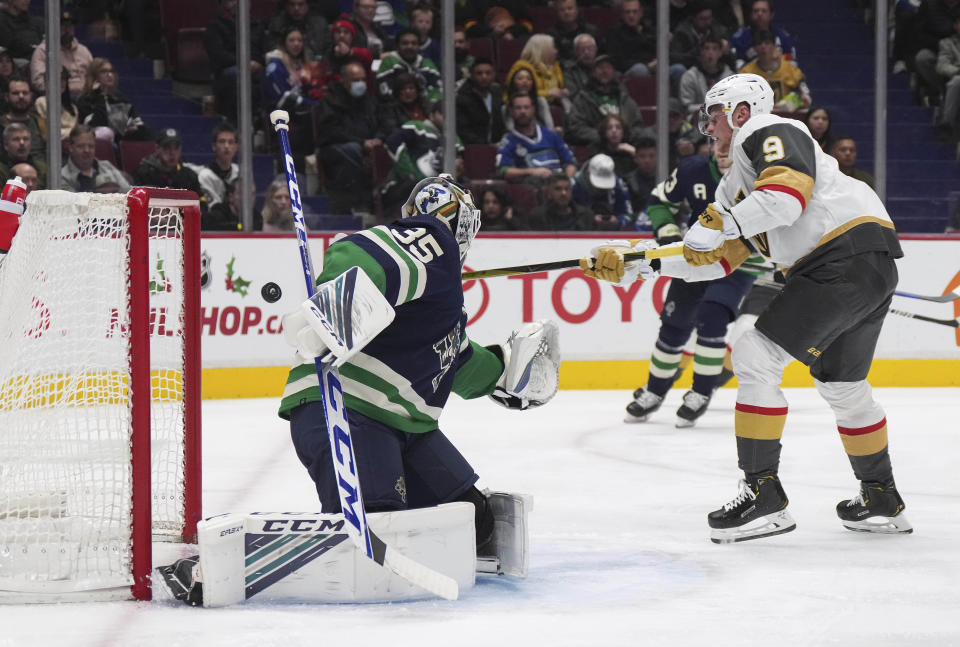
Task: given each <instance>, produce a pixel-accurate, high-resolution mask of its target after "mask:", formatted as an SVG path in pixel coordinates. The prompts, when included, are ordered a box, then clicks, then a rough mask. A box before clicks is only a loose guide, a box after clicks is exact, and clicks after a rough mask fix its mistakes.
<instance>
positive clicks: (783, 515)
mask: <svg viewBox="0 0 960 647" xmlns="http://www.w3.org/2000/svg"><path fill="white" fill-rule="evenodd" d="M788 503H789V500H788V499H787V495H786V494H785V493H784V491H783V487H782V486H781V485H780V479H778V478H777V477H776V476H761V477H755V478H750V479H748V480H741V481H740V492H739V493H738V494H737V496H736V497H734V499H733V500H732V501H730V502H729V503H725V504H724V505H723V507H722V508H720V509H719V510H714V511H713V512H711V513H710V514H709V515H707V523H709V525H710V528H712V530H711V532H710V541H712V542H713V543H715V544H732V543H735V542H739V541H747V540H748V539H759V538H761V537H771V536H773V535H780V534H783V533H785V532H790V531H791V530H793V529H794V528H796V527H797V523H796V522H795V521H794V520H793V517H792V516H790V513H789V512H787V510H786V508H787V504H788Z"/></svg>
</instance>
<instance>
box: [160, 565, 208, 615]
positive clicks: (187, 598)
mask: <svg viewBox="0 0 960 647" xmlns="http://www.w3.org/2000/svg"><path fill="white" fill-rule="evenodd" d="M199 571H200V555H192V556H190V557H184V558H183V559H178V560H177V561H175V562H174V563H173V564H170V565H168V566H159V567H157V572H158V573H159V574H160V576H161V578H162V581H163V583H164V584H165V585H166V587H167V589H168V590H169V591H170V594H171V595H172V596H173V597H174V599H176V600H180V601H181V602H183V603H184V604H188V605H190V606H191V607H199V606H203V585H202V584H201V583H200V582H199V581H198V578H197V576H198V574H199Z"/></svg>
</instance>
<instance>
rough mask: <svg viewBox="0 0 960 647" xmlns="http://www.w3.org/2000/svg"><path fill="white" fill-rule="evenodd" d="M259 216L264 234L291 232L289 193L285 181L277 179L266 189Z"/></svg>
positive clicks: (291, 216) (291, 219)
mask: <svg viewBox="0 0 960 647" xmlns="http://www.w3.org/2000/svg"><path fill="white" fill-rule="evenodd" d="M260 216H261V218H262V220H263V224H262V228H263V231H265V232H287V231H293V227H294V225H293V211H291V210H290V192H289V188H288V187H287V181H286V180H285V179H283V178H277V179H276V180H274V181H273V182H271V183H270V186H268V187H267V193H266V195H264V198H263V209H262V210H261V212H260Z"/></svg>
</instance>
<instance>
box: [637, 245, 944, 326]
mask: <svg viewBox="0 0 960 647" xmlns="http://www.w3.org/2000/svg"><path fill="white" fill-rule="evenodd" d="M624 258H626V257H624ZM740 267H742V268H743V269H745V270H759V271H766V272H770V271H771V270H770V268H769V267H767V266H765V265H759V264H757V263H742V264H741V265H740ZM893 294H894V295H895V296H898V297H906V298H908V299H920V300H921V301H933V302H934V303H950V302H951V301H956V300H957V299H960V294H957V293H956V292H947V293H946V294H940V295H927V294H915V293H913V292H904V291H903V290H895V291H894V293H893ZM937 321H942V320H941V319H938V320H937Z"/></svg>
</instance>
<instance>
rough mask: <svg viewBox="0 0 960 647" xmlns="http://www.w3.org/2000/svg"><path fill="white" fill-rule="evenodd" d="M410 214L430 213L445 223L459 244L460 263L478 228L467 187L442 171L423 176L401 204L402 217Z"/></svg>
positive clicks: (478, 215)
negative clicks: (435, 175)
mask: <svg viewBox="0 0 960 647" xmlns="http://www.w3.org/2000/svg"><path fill="white" fill-rule="evenodd" d="M412 216H433V217H435V218H437V219H439V220H441V221H443V222H444V223H446V225H447V227H449V228H450V231H452V232H453V236H454V238H456V240H457V244H458V245H459V246H460V264H461V265H462V264H463V261H464V259H466V257H467V250H469V249H470V244H471V243H473V239H474V237H475V236H476V235H477V231H479V230H480V210H479V209H477V207H476V205H474V203H473V196H472V195H471V194H470V191H469V190H468V189H466V188H465V187H463V186H461V185H459V184H457V183H456V182H454V181H453V178H452V177H451V176H449V175H446V174H444V175H441V176H439V177H428V178H424V179H423V180H420V182H418V183H417V186H415V187H414V188H413V191H411V192H410V197H409V198H408V199H407V202H406V203H405V204H404V205H403V217H404V218H410V217H412Z"/></svg>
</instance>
